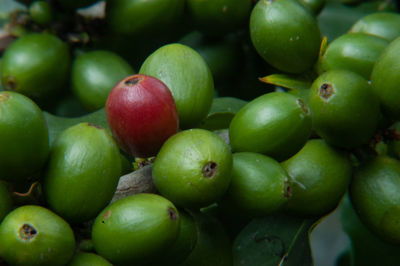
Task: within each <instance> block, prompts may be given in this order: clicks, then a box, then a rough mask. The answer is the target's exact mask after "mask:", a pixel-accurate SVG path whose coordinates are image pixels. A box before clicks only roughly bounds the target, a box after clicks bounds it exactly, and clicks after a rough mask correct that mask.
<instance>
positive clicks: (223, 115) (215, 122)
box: [199, 97, 247, 130]
mask: <svg viewBox="0 0 400 266" xmlns="http://www.w3.org/2000/svg"><path fill="white" fill-rule="evenodd" d="M246 103H247V102H246V101H243V100H240V99H237V98H233V97H220V98H214V100H213V103H212V105H211V109H210V112H209V113H208V115H207V117H206V118H205V119H204V120H203V122H202V123H201V124H200V125H199V127H200V128H204V129H208V130H218V129H224V128H228V127H229V124H230V123H231V120H232V119H233V117H234V116H235V114H236V113H237V112H238V111H239V110H240V109H241V108H242V107H243V106H244V105H245V104H246Z"/></svg>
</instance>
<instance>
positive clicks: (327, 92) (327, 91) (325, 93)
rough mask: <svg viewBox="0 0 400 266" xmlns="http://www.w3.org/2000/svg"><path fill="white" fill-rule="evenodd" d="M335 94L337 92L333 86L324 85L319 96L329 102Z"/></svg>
mask: <svg viewBox="0 0 400 266" xmlns="http://www.w3.org/2000/svg"><path fill="white" fill-rule="evenodd" d="M334 93H335V90H334V89H333V87H332V85H331V84H328V83H324V84H322V85H321V87H320V88H319V95H320V96H321V97H322V98H324V99H326V100H328V99H329V98H330V97H331V96H332V95H333V94H334Z"/></svg>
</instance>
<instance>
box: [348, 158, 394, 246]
mask: <svg viewBox="0 0 400 266" xmlns="http://www.w3.org/2000/svg"><path fill="white" fill-rule="evenodd" d="M399 191H400V162H399V161H398V160H396V159H393V158H390V157H386V156H379V157H375V158H373V159H371V160H369V161H367V162H365V163H364V164H362V165H361V166H360V167H359V168H358V169H357V170H356V173H355V174H354V177H353V181H352V183H351V187H350V197H351V201H352V203H353V206H354V208H355V210H356V211H357V213H358V215H359V217H360V219H361V221H362V222H363V223H364V224H365V225H366V226H367V227H368V228H369V229H370V230H371V231H372V232H374V233H375V234H377V235H378V236H380V237H381V238H382V239H383V240H386V241H389V242H392V243H396V244H398V243H400V230H399V227H398V225H396V223H397V221H398V220H399V217H400V212H399V207H398V206H399V204H400V197H399V195H400V193H399Z"/></svg>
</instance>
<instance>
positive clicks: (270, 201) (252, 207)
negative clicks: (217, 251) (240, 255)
mask: <svg viewBox="0 0 400 266" xmlns="http://www.w3.org/2000/svg"><path fill="white" fill-rule="evenodd" d="M290 190H291V188H290V180H289V176H288V175H287V173H286V171H285V170H284V169H283V168H282V166H281V165H280V164H279V163H278V162H277V161H276V160H274V159H272V158H270V157H268V156H265V155H262V154H259V153H253V152H238V153H234V154H233V166H232V180H231V183H230V185H229V188H228V191H227V192H226V194H225V196H224V199H223V203H224V204H226V205H230V209H235V213H238V212H242V213H244V214H246V215H251V216H264V215H268V214H271V213H273V212H275V211H277V210H279V209H280V208H281V207H282V206H283V205H284V204H285V203H286V202H287V200H288V198H289V197H290Z"/></svg>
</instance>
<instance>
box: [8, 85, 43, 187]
mask: <svg viewBox="0 0 400 266" xmlns="http://www.w3.org/2000/svg"><path fill="white" fill-rule="evenodd" d="M0 147H1V148H0V179H5V180H9V181H18V180H22V179H26V178H28V177H30V176H31V175H33V174H36V173H37V172H38V171H40V169H41V168H42V167H43V166H44V164H45V162H46V160H47V156H48V153H49V134H48V129H47V124H46V121H45V119H44V116H43V113H42V111H41V110H40V108H39V107H38V106H37V105H36V104H35V103H34V102H33V101H32V100H30V99H29V98H28V97H26V96H24V95H22V94H19V93H16V92H11V91H1V92H0Z"/></svg>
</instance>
